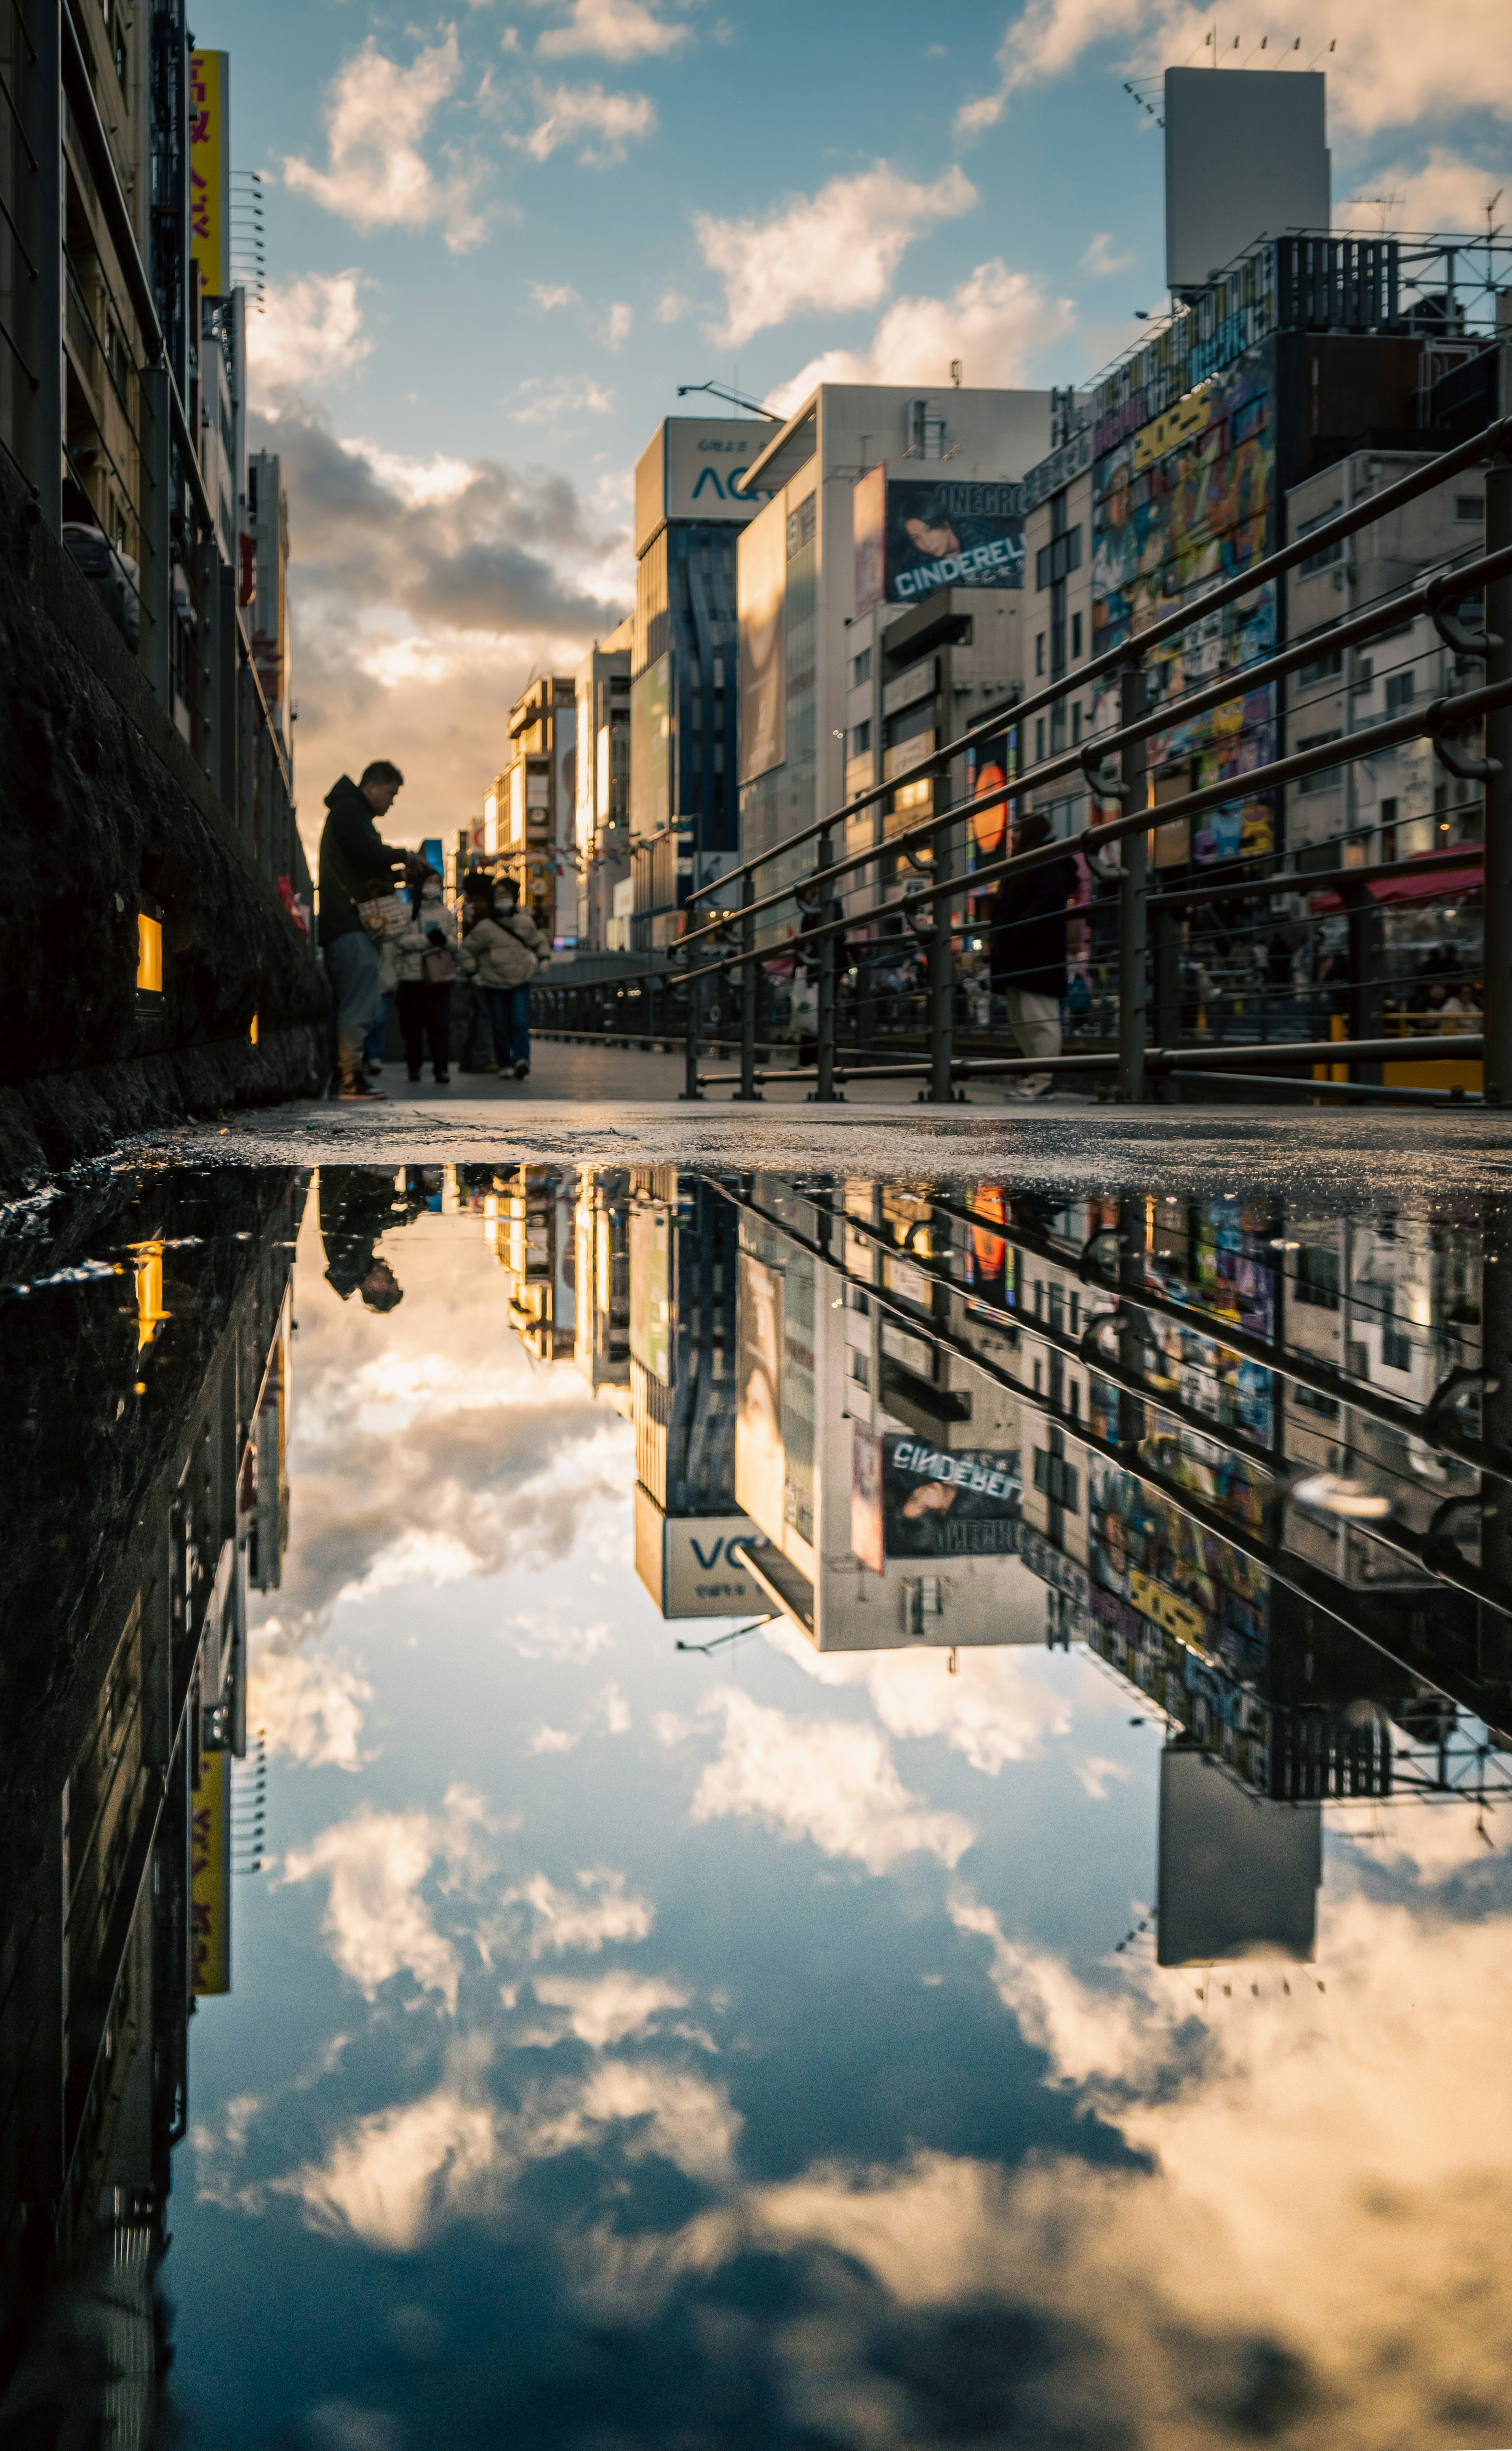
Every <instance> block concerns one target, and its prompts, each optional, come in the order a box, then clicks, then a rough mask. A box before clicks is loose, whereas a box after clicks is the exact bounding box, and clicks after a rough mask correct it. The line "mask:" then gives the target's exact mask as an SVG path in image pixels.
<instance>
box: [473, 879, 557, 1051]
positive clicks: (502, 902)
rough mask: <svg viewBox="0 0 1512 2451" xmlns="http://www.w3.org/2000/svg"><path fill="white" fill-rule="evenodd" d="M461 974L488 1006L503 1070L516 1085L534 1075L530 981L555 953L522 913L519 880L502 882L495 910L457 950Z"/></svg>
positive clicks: (497, 889)
mask: <svg viewBox="0 0 1512 2451" xmlns="http://www.w3.org/2000/svg"><path fill="white" fill-rule="evenodd" d="M458 951H459V957H460V959H461V966H462V969H463V970H464V971H466V973H467V976H468V977H469V978H470V979H471V980H472V982H473V985H474V986H475V987H476V988H478V989H480V990H481V992H482V994H483V996H484V998H485V999H486V1001H487V1006H488V1020H489V1027H490V1029H492V1031H493V1037H494V1053H495V1054H496V1055H497V1057H498V1059H499V1065H500V1069H501V1070H502V1069H504V1067H505V1066H506V1065H507V1066H509V1067H511V1068H512V1069H513V1071H514V1075H515V1078H516V1080H517V1081H523V1080H524V1079H525V1077H526V1075H527V1073H528V1072H529V1070H530V982H531V980H532V979H533V978H534V976H535V974H536V972H537V971H539V970H540V965H541V963H542V962H543V961H544V960H545V958H546V956H547V954H548V953H549V952H550V951H551V939H550V937H549V936H545V935H542V933H541V931H540V929H539V928H538V927H537V925H536V923H535V921H534V919H532V918H531V916H530V914H529V912H524V911H521V910H520V892H519V888H518V887H517V886H516V884H515V881H514V878H513V877H510V876H506V877H502V878H501V880H500V882H499V884H498V885H497V887H496V888H495V890H494V903H493V909H492V911H491V912H489V914H488V916H487V917H486V918H482V919H480V920H479V921H478V923H477V925H476V926H475V927H473V928H470V929H469V930H468V931H467V933H466V935H465V936H464V937H463V938H462V941H461V946H460V947H459V949H458Z"/></svg>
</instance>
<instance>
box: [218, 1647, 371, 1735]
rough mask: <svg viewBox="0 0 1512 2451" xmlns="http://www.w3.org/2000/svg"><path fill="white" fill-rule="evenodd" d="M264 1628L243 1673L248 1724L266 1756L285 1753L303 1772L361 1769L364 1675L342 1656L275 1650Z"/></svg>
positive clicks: (367, 1696) (368, 1688) (366, 1694)
mask: <svg viewBox="0 0 1512 2451" xmlns="http://www.w3.org/2000/svg"><path fill="white" fill-rule="evenodd" d="M262 1631H263V1636H264V1639H263V1640H262V1641H261V1642H258V1643H257V1644H256V1647H255V1648H254V1650H253V1653H252V1657H251V1661H250V1664H249V1668H248V1673H247V1682H246V1716H247V1724H248V1726H249V1727H252V1728H255V1729H256V1731H257V1733H258V1734H259V1735H261V1736H263V1737H265V1740H266V1744H267V1750H268V1752H269V1753H270V1754H287V1755H288V1756H289V1758H290V1760H291V1761H297V1762H303V1763H304V1766H305V1768H306V1769H307V1770H320V1769H322V1768H324V1767H327V1766H329V1767H330V1768H333V1769H336V1770H360V1769H361V1767H362V1764H363V1758H364V1756H363V1746H362V1738H363V1704H364V1703H366V1702H370V1701H371V1700H372V1698H373V1689H372V1687H371V1685H369V1684H368V1682H367V1679H366V1678H365V1677H364V1676H358V1674H357V1672H356V1670H355V1669H352V1668H349V1667H348V1666H347V1665H346V1663H345V1661H344V1660H343V1659H341V1658H340V1657H325V1656H320V1655H317V1656H315V1657H306V1656H305V1654H304V1653H303V1652H298V1651H280V1650H277V1649H275V1648H273V1647H272V1643H271V1641H270V1640H269V1639H267V1637H268V1636H269V1633H270V1629H269V1628H268V1627H264V1628H263V1630H262Z"/></svg>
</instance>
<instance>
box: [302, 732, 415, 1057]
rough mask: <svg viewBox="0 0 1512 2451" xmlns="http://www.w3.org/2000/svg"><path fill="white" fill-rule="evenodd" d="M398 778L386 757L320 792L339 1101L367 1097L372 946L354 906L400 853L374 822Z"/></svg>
mask: <svg viewBox="0 0 1512 2451" xmlns="http://www.w3.org/2000/svg"><path fill="white" fill-rule="evenodd" d="M403 779H404V777H403V775H402V774H401V773H400V771H399V768H398V767H397V766H393V765H390V763H389V761H388V759H387V758H386V757H379V758H376V759H375V760H374V762H373V764H372V765H371V766H364V767H363V779H362V781H361V782H360V783H354V782H353V781H352V778H351V776H350V775H343V776H342V779H341V781H340V782H339V783H337V784H335V785H334V786H333V787H332V789H331V790H330V791H329V792H327V793H326V794H325V807H326V811H327V814H326V818H325V825H324V832H323V833H322V834H321V917H320V940H321V947H322V950H323V951H324V955H325V969H326V971H327V973H328V975H329V978H330V982H331V986H332V988H333V989H334V990H335V993H336V1042H337V1052H338V1066H339V1069H340V1073H341V1080H340V1084H339V1087H338V1095H339V1096H341V1097H343V1098H372V1097H376V1096H380V1095H381V1094H382V1093H381V1092H380V1091H377V1090H374V1089H371V1088H369V1087H368V1083H367V1076H366V1073H365V1071H364V1069H363V1039H364V1038H365V1036H366V1035H367V1032H368V1029H370V1028H371V1026H372V1022H373V1019H374V1016H375V1015H376V1013H377V1011H378V1008H379V1003H380V997H381V991H380V989H379V984H378V947H377V945H376V944H375V943H374V941H373V939H372V937H371V936H370V935H369V934H368V932H367V931H366V929H365V928H364V927H363V923H362V920H361V919H360V917H359V916H358V907H357V906H358V904H359V903H361V902H371V901H373V900H374V899H375V898H376V897H377V896H378V895H379V894H381V893H387V892H388V891H389V889H390V887H391V886H392V884H393V881H394V871H395V870H396V869H397V868H403V865H404V853H403V852H402V851H395V850H394V849H393V848H392V846H391V845H390V844H388V843H385V842H382V841H381V840H380V839H379V833H378V829H377V827H376V826H375V825H374V823H373V819H374V818H375V817H382V816H383V815H385V814H386V813H387V812H388V810H390V809H391V808H392V807H393V805H394V799H395V795H396V794H397V793H398V791H399V787H400V785H401V784H402V783H403Z"/></svg>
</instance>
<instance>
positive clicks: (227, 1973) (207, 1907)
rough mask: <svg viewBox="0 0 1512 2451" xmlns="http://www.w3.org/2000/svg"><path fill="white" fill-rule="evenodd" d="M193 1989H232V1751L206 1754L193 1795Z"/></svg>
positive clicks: (206, 1993) (206, 1992) (203, 1992)
mask: <svg viewBox="0 0 1512 2451" xmlns="http://www.w3.org/2000/svg"><path fill="white" fill-rule="evenodd" d="M189 1958H190V1969H189V1989H190V1990H191V1991H192V1992H193V1993H194V1995H195V1997H196V1999H200V2000H203V1999H207V1998H210V1997H212V1996H214V1995H216V1994H218V1993H220V1992H223V1991H229V1990H230V1988H231V1756H230V1755H229V1754H226V1753H213V1754H212V1753H202V1754H201V1755H200V1783H199V1785H198V1787H197V1788H195V1790H194V1792H193V1794H192V1795H191V1796H190V1798H189Z"/></svg>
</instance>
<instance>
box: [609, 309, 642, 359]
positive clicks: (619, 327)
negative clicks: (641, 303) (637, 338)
mask: <svg viewBox="0 0 1512 2451" xmlns="http://www.w3.org/2000/svg"><path fill="white" fill-rule="evenodd" d="M635 320H636V312H635V308H634V307H633V306H627V305H625V304H624V303H623V301H622V300H617V301H616V303H615V304H614V305H613V306H611V307H610V309H609V320H608V322H607V323H606V324H605V325H604V346H605V347H606V348H609V349H618V348H619V344H620V343H621V341H628V340H629V338H630V332H631V326H632V325H633V324H634V323H635Z"/></svg>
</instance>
